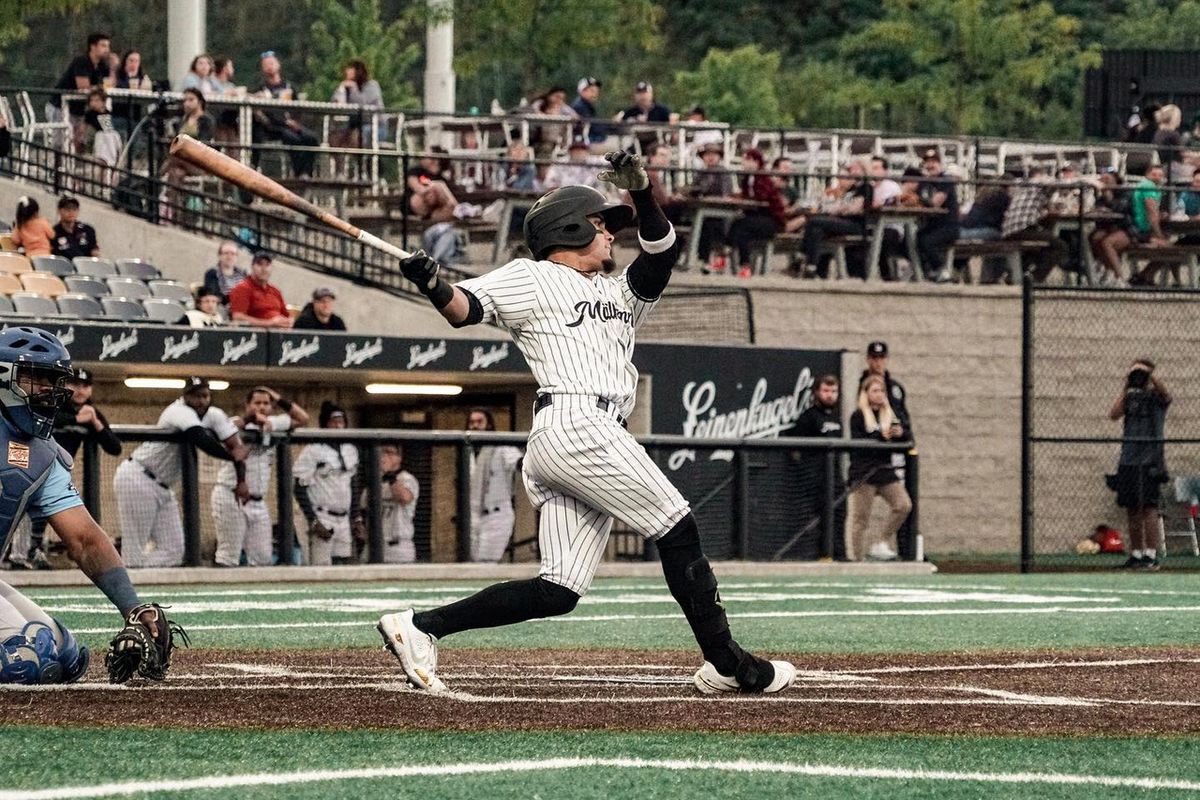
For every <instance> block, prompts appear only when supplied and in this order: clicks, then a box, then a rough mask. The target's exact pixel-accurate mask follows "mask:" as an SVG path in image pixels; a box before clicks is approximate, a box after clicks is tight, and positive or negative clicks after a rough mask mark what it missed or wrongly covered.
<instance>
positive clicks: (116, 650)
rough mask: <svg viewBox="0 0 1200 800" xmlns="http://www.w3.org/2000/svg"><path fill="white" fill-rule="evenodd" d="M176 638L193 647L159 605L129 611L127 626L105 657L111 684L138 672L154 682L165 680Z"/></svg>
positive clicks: (146, 605)
mask: <svg viewBox="0 0 1200 800" xmlns="http://www.w3.org/2000/svg"><path fill="white" fill-rule="evenodd" d="M176 636H179V639H180V641H181V642H183V644H184V645H185V646H187V645H189V644H190V642H189V641H188V635H187V633H186V632H185V631H184V630H183V628H181V627H180V626H179V625H178V624H176V623H174V622H172V621H171V620H169V619H167V615H166V612H164V611H163V608H162V606H160V605H158V604H157V603H147V604H145V605H140V606H138V607H137V608H135V609H133V610H132V611H130V612H129V614H128V615H127V616H126V617H125V627H124V628H122V629H121V631H120V632H119V633H118V634H117V635H116V636H114V637H113V640H112V645H111V647H110V648H109V650H108V653H107V654H106V655H105V656H104V666H105V667H107V668H108V679H109V681H111V682H112V683H125V681H127V680H129V679H130V678H132V677H133V675H134V673H135V672H136V673H137V674H139V675H141V676H142V677H143V678H148V679H150V680H152V681H161V680H163V679H165V678H166V677H167V670H168V669H170V667H171V651H172V650H173V649H174V648H175V637H176Z"/></svg>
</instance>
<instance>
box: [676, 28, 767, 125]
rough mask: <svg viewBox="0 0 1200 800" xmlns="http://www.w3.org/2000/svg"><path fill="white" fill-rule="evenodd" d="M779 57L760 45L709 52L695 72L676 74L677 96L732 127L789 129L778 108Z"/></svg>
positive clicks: (710, 116)
mask: <svg viewBox="0 0 1200 800" xmlns="http://www.w3.org/2000/svg"><path fill="white" fill-rule="evenodd" d="M779 62H780V56H779V54H778V53H764V52H763V51H762V50H760V49H759V48H758V45H753V44H751V45H746V46H744V47H739V48H737V49H736V50H720V49H717V48H714V49H712V50H709V51H708V53H707V54H706V55H705V56H704V60H703V61H701V62H700V66H699V67H698V68H697V69H696V70H695V71H693V72H687V71H681V72H677V73H675V86H676V90H677V94H678V95H679V96H680V97H681V98H683V99H685V100H686V102H687V104H688V105H702V106H704V108H705V111H706V112H707V113H708V116H709V118H710V119H715V120H720V121H722V122H728V123H729V124H731V125H790V124H791V118H790V117H789V116H788V115H787V114H785V113H784V112H783V110H782V109H781V107H780V104H779V94H778V92H777V91H776V87H777V86H778V84H779Z"/></svg>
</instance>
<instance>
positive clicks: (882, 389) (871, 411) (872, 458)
mask: <svg viewBox="0 0 1200 800" xmlns="http://www.w3.org/2000/svg"><path fill="white" fill-rule="evenodd" d="M850 438H851V439H869V440H874V441H880V442H891V441H899V440H903V439H905V438H907V431H906V430H905V427H904V425H903V423H901V421H900V419H899V418H898V417H897V415H896V414H895V413H894V411H893V410H892V408H891V405H890V404H889V403H888V394H887V387H886V384H885V382H884V379H883V378H882V377H880V376H878V375H868V376H867V378H866V379H865V380H863V382H862V384H861V385H860V386H859V390H858V408H857V409H856V410H855V411H854V413H853V414H851V415H850ZM849 477H850V484H851V485H852V487H853V488H852V489H851V491H850V542H849V544H850V547H849V548H847V549H848V550H849V551H850V552H849V555H850V557H851V558H855V559H858V560H862V559H864V558H866V557H868V556H869V557H870V558H873V559H877V560H880V561H891V560H894V559H895V558H896V551H895V550H894V549H893V548H892V546H891V542H892V541H893V537H895V535H896V532H897V531H899V530H900V526H901V525H903V524H904V520H906V519H907V518H908V515H909V513H910V512H911V511H912V500H911V498H909V496H908V492H907V491H906V490H905V488H904V481H903V480H901V478H900V474H899V472H898V471H897V469H896V467H895V466H894V464H893V462H892V454H891V453H887V452H870V451H861V450H860V451H853V450H852V451H851V452H850V472H849ZM876 495H879V496H881V497H883V499H884V502H886V503H887V504H888V508H889V510H890V513H889V514H888V518H887V522H886V523H884V526H883V530H882V531H880V534H879V536H878V538H876V540H875V542H874V543H873V544H872V545H871V546H870V547H869V548H867V546H866V543H867V527H868V525H869V524H870V522H871V505H872V503H873V502H874V500H875V496H876Z"/></svg>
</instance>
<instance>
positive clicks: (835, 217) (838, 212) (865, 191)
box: [802, 160, 874, 278]
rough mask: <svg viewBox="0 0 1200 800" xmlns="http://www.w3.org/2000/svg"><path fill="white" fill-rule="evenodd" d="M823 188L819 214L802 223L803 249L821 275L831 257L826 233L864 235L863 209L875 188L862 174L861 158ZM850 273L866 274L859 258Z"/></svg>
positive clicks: (824, 273) (831, 234) (825, 272)
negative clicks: (827, 250) (823, 195)
mask: <svg viewBox="0 0 1200 800" xmlns="http://www.w3.org/2000/svg"><path fill="white" fill-rule="evenodd" d="M845 170H846V171H845V174H843V175H839V176H838V178H837V180H836V181H834V183H833V185H832V186H830V188H829V189H828V190H826V192H825V197H824V198H823V200H822V203H821V212H822V213H820V214H815V215H813V216H811V217H809V218H808V222H807V223H806V224H805V225H804V241H803V244H802V249H803V251H804V259H805V261H806V262H807V263H808V265H809V268H810V269H815V270H816V274H817V275H818V276H820V277H822V278H824V277H825V276H826V275H828V274H829V262H830V260H831V259H832V258H833V255H832V254H831V253H828V252H826V251H825V239H826V237H828V236H865V235H866V233H867V223H866V216H865V215H866V212H867V211H868V210H870V208H871V205H872V198H873V197H874V189H873V188H872V186H871V184H870V183H868V182H867V181H865V180H864V179H863V178H864V177H865V175H866V170H865V169H864V168H863V164H862V162H861V161H858V160H855V161H851V162H850V163H849V164H847V165H846V167H845ZM850 271H851V274H854V275H856V277H860V278H866V272H865V270H864V269H863V267H862V261H861V259H859V260H858V262H857V263H856V264H855V265H854V268H852V269H851V270H850Z"/></svg>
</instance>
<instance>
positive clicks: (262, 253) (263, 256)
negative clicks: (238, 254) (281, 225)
mask: <svg viewBox="0 0 1200 800" xmlns="http://www.w3.org/2000/svg"><path fill="white" fill-rule="evenodd" d="M274 260H275V259H274V258H273V257H272V256H271V254H270V253H268V252H267V251H266V250H259V251H258V252H256V253H255V254H254V258H252V259H250V263H251V264H257V263H258V262H259V261H274Z"/></svg>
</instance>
